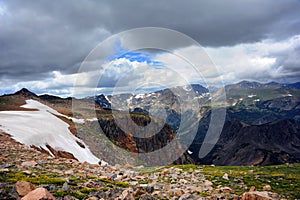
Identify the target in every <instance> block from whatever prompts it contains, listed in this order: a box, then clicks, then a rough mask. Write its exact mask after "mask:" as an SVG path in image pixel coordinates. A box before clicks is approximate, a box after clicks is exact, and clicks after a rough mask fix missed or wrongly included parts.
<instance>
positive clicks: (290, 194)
mask: <svg viewBox="0 0 300 200" xmlns="http://www.w3.org/2000/svg"><path fill="white" fill-rule="evenodd" d="M202 169H203V173H204V174H205V176H206V177H207V179H209V180H210V181H212V182H213V184H214V185H215V186H217V185H223V186H225V185H226V186H229V187H231V188H232V189H233V190H234V191H235V193H236V194H238V195H241V194H242V193H244V192H246V191H247V190H245V189H243V188H242V187H240V186H241V185H246V186H247V188H248V189H249V188H250V187H251V186H255V187H256V188H257V190H263V187H264V186H265V185H270V186H271V187H272V191H273V192H276V193H278V194H280V195H282V196H284V197H285V198H288V199H291V198H292V199H293V198H294V199H295V198H296V199H299V198H300V164H293V165H279V166H266V167H263V166H249V167H246V166H218V167H212V166H202ZM225 173H227V174H228V176H229V180H225V179H223V178H222V176H223V175H224V174H225Z"/></svg>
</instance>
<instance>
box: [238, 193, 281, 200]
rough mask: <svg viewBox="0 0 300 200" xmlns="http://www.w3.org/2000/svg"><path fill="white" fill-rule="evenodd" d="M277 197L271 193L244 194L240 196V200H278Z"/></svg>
mask: <svg viewBox="0 0 300 200" xmlns="http://www.w3.org/2000/svg"><path fill="white" fill-rule="evenodd" d="M279 199H280V198H279V195H278V194H276V193H272V192H266V191H264V192H259V191H254V192H245V193H244V194H243V196H242V200H279Z"/></svg>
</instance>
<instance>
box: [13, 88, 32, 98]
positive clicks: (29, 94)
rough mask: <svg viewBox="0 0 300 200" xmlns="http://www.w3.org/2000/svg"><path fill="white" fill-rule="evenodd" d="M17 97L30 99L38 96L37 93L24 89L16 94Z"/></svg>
mask: <svg viewBox="0 0 300 200" xmlns="http://www.w3.org/2000/svg"><path fill="white" fill-rule="evenodd" d="M14 94H16V95H22V96H24V97H29V96H35V97H36V96H37V95H36V94H35V93H33V92H31V91H29V90H28V89H27V88H22V89H21V90H19V91H17V92H16V93H14Z"/></svg>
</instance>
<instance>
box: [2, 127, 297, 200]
mask: <svg viewBox="0 0 300 200" xmlns="http://www.w3.org/2000/svg"><path fill="white" fill-rule="evenodd" d="M0 141H1V143H0V199H3V200H4V199H22V200H34V199H37V200H42V199H43V200H46V199H49V200H52V199H64V200H76V199H89V200H96V199H141V200H146V199H147V200H152V199H180V200H184V199H244V200H247V199H262V200H264V199H296V198H299V194H297V192H299V191H297V190H296V189H293V186H294V187H296V188H297V187H298V186H297V185H296V182H295V181H298V179H293V177H290V178H291V181H290V186H288V185H282V187H283V188H288V187H290V189H292V191H290V192H288V191H286V192H282V194H281V193H280V194H277V193H276V192H275V191H273V186H271V185H272V184H274V185H275V186H276V185H277V186H280V185H279V184H280V183H284V184H286V182H284V181H282V182H279V184H277V182H276V181H275V180H277V179H280V178H281V179H282V177H280V175H278V174H277V176H276V177H275V178H274V183H273V182H272V181H273V180H271V179H269V178H268V180H266V181H263V179H260V178H259V177H257V176H259V175H257V174H258V173H256V172H255V168H254V170H249V169H247V171H239V172H232V171H231V170H229V171H226V170H225V171H222V170H217V167H214V166H208V167H205V166H195V165H180V166H169V167H155V168H145V167H143V166H140V167H133V166H130V165H126V166H120V165H115V166H109V165H107V166H101V165H95V164H94V165H92V164H88V163H80V162H78V161H76V160H72V159H65V158H54V157H50V156H49V155H46V154H43V153H41V152H39V151H36V150H34V149H32V148H29V147H26V146H24V145H22V144H20V143H17V142H16V141H14V140H13V139H11V137H10V136H9V135H8V134H6V133H3V132H0ZM290 168H291V170H298V169H299V168H297V169H294V168H293V167H292V166H290ZM298 172H299V171H298ZM292 173H293V172H292ZM296 173H297V171H296ZM243 174H244V176H242V175H243ZM248 174H250V176H252V178H253V180H248V178H249V175H248ZM298 174H299V173H298ZM263 176H264V175H261V177H263ZM284 180H285V179H284ZM268 183H269V184H268ZM288 183H289V182H288ZM256 190H260V191H256ZM286 190H288V189H286ZM277 191H280V190H277ZM297 195H298V196H297Z"/></svg>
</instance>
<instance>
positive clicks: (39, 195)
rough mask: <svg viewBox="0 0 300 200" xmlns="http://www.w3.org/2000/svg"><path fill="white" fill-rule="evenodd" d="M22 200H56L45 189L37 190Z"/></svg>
mask: <svg viewBox="0 0 300 200" xmlns="http://www.w3.org/2000/svg"><path fill="white" fill-rule="evenodd" d="M21 200H55V197H54V196H53V195H52V194H51V193H50V192H49V191H48V190H46V189H45V188H37V189H35V190H33V191H31V192H29V193H28V194H27V195H26V196H24V197H23V198H22V199H21Z"/></svg>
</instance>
